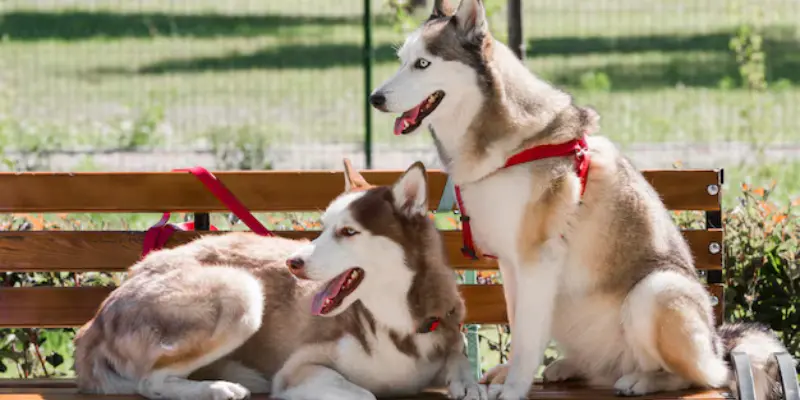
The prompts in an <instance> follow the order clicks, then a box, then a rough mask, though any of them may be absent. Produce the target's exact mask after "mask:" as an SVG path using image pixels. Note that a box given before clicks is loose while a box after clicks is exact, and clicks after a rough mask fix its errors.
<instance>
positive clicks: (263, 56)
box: [0, 0, 800, 170]
mask: <svg viewBox="0 0 800 400" xmlns="http://www.w3.org/2000/svg"><path fill="white" fill-rule="evenodd" d="M394 3H398V2H397V1H390V0H369V1H365V0H342V1H336V2H332V1H323V0H296V1H291V2H288V1H255V0H229V1H225V2H216V1H211V0H172V1H156V0H145V1H137V2H128V1H121V0H117V1H101V0H69V1H56V0H41V1H36V2H31V1H28V0H7V1H5V2H3V4H2V6H0V7H3V9H2V18H0V36H1V37H2V40H3V41H2V44H0V147H1V148H2V149H3V150H4V151H5V153H6V155H7V157H8V158H11V159H12V160H13V161H14V162H15V164H13V165H9V166H6V168H16V169H71V170H89V169H102V170H141V169H149V170H152V169H168V168H173V167H177V166H185V165H187V164H202V165H206V166H210V167H215V168H219V169H230V168H280V169H285V168H292V169H298V168H299V169H308V168H335V167H338V165H339V163H340V159H341V157H342V156H349V157H351V158H353V160H354V161H355V162H356V164H357V165H358V166H362V167H363V166H372V167H376V168H387V167H391V168H403V167H405V166H407V165H408V164H409V163H410V162H412V161H413V160H416V159H421V160H423V161H425V162H427V163H428V164H431V165H434V166H435V165H437V160H436V157H435V154H434V152H433V151H432V146H431V143H430V139H429V138H428V137H426V135H416V136H415V137H413V138H395V137H393V136H392V135H391V132H390V130H391V126H392V118H393V117H392V116H389V115H385V114H382V113H378V112H376V111H374V110H371V109H369V108H368V107H367V106H366V93H368V92H369V89H370V86H373V85H376V84H378V83H379V82H380V81H381V80H383V79H385V78H386V77H388V76H389V75H390V74H391V73H392V72H393V71H394V69H395V68H396V67H397V61H396V57H395V55H394V51H395V48H396V47H397V46H398V45H400V44H401V43H402V41H403V38H404V36H405V34H406V33H407V32H408V30H410V29H413V28H414V27H415V26H416V24H418V23H419V22H420V21H421V20H423V19H424V18H425V17H426V16H427V13H428V12H429V9H428V7H429V6H430V1H428V2H427V3H428V4H425V3H426V2H425V1H413V3H415V4H417V7H416V8H413V9H412V10H411V12H410V13H409V15H408V17H403V15H402V13H398V12H397V9H396V8H393V7H392V6H390V4H394ZM399 3H401V4H402V1H400V2H399ZM485 3H486V6H487V9H488V12H489V18H490V27H491V29H492V31H493V33H494V35H495V36H496V37H497V38H498V39H500V40H502V41H504V42H506V43H509V44H510V45H511V47H512V48H513V49H515V50H518V51H519V52H520V56H523V57H524V58H525V62H526V64H527V65H528V66H529V67H530V68H531V70H533V71H535V72H536V73H537V74H539V75H540V76H542V77H544V78H545V79H548V80H549V81H551V82H554V83H555V84H558V85H560V86H563V87H565V88H566V89H567V90H569V91H570V92H572V93H573V94H574V95H575V97H576V100H577V101H578V102H580V103H582V104H588V105H592V106H595V107H596V108H598V110H599V111H600V113H601V115H602V116H603V119H602V127H603V128H602V130H603V133H604V134H606V135H609V136H611V138H612V139H614V140H615V141H616V142H617V143H619V144H620V145H621V146H623V147H624V148H626V149H628V150H630V153H632V157H634V158H635V160H636V161H638V162H639V165H640V166H642V167H664V166H669V165H671V164H672V163H673V162H675V161H678V160H680V161H682V162H683V165H684V166H696V167H708V166H719V165H723V166H730V165H731V164H736V163H750V164H752V163H753V162H757V163H766V164H769V163H773V164H774V163H783V162H786V160H789V161H790V162H794V163H795V164H793V165H796V161H794V160H795V158H796V154H797V151H785V149H787V148H789V149H797V146H798V143H800V134H799V133H798V126H800V114H797V113H795V112H793V111H792V110H794V109H795V107H796V104H798V100H800V91H798V90H797V85H798V83H800V72H798V71H800V60H799V59H798V56H797V54H798V53H799V52H798V51H797V50H798V43H800V40H798V25H800V22H798V21H800V19H798V18H796V16H797V15H800V3H799V2H798V1H797V0H762V1H756V0H726V1H723V0H719V1H714V0H681V1H673V0H648V1H645V2H642V1H639V0H605V1H600V2H586V1H579V0H564V1H558V2H552V1H545V0H526V1H525V2H523V1H521V0H487V1H485ZM748 27H749V28H751V29H750V30H747V29H745V28H748ZM753 54H756V56H753ZM758 55H761V56H763V60H765V61H764V62H760V61H759V56H758ZM368 66H371V68H370V67H368ZM759 68H761V69H762V70H763V72H765V76H764V77H763V78H759V76H758V75H759V73H758V71H759ZM752 71H756V72H752ZM759 79H761V80H764V81H765V82H766V84H767V85H766V89H764V88H763V87H761V86H760V84H759V82H758V81H759ZM751 81H754V82H751ZM370 132H372V134H371V135H370ZM754 146H755V147H756V148H757V149H758V150H759V151H757V152H755V153H754V152H753V151H752V149H753V147H754ZM712 148H713V149H719V148H722V150H720V151H714V152H711V155H709V149H712ZM799 168H800V167H799Z"/></svg>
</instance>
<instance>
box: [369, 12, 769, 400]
mask: <svg viewBox="0 0 800 400" xmlns="http://www.w3.org/2000/svg"><path fill="white" fill-rule="evenodd" d="M398 55H399V58H400V63H401V66H400V68H399V69H398V70H397V72H396V73H395V74H394V76H392V77H390V78H389V79H387V80H386V81H385V82H384V83H383V84H382V85H380V87H378V88H377V89H376V90H375V91H374V92H373V94H372V96H371V99H370V100H371V102H372V104H373V106H374V107H375V108H377V109H379V110H381V111H384V112H392V113H402V115H400V117H399V118H397V120H396V122H395V126H394V130H395V133H396V134H409V133H413V132H416V131H418V130H420V128H421V127H424V128H428V127H429V128H431V132H432V134H433V136H434V142H435V144H436V146H437V150H438V153H439V157H440V159H441V161H442V163H443V164H444V165H445V168H446V170H447V171H448V173H449V174H450V176H451V178H452V179H453V181H454V183H455V184H456V185H458V186H459V187H460V189H461V193H462V195H463V202H464V205H465V209H466V210H467V212H468V213H469V217H470V223H471V224H472V228H473V229H474V234H475V240H476V242H477V244H478V247H480V249H482V250H485V251H487V252H488V253H490V254H492V255H495V256H497V257H498V262H499V265H500V270H501V272H502V275H503V281H504V290H505V298H506V303H507V307H508V315H509V319H510V324H511V328H512V332H513V335H514V341H513V343H512V349H511V357H510V359H511V361H510V363H509V365H500V366H498V367H497V368H494V369H493V370H491V371H489V373H488V374H487V376H485V377H484V382H488V383H490V384H491V385H490V388H489V396H490V398H500V399H504V400H518V399H521V398H524V397H525V396H526V394H527V393H528V391H529V389H530V387H531V384H532V382H533V379H534V375H535V374H536V371H537V370H538V368H539V366H540V364H541V362H542V356H543V352H544V350H545V347H546V345H547V343H548V341H549V340H550V339H551V338H554V339H555V340H556V342H557V343H558V344H559V345H560V348H561V350H562V351H563V353H564V354H565V357H564V358H562V359H560V360H558V361H556V362H555V363H553V364H551V365H550V366H548V368H547V369H546V370H545V372H544V377H545V379H546V380H549V381H561V380H566V379H570V378H584V379H586V380H588V381H589V382H590V383H592V384H596V385H608V386H611V385H613V387H615V388H616V389H617V390H618V392H619V393H620V394H623V395H642V394H646V393H652V392H657V391H667V390H677V389H684V388H688V387H690V386H699V387H710V388H719V387H723V386H725V385H730V384H731V382H732V379H731V378H732V373H731V369H730V366H729V365H728V363H727V362H726V357H727V354H728V353H729V352H730V351H731V350H739V351H743V352H746V353H747V354H749V356H750V358H751V360H752V362H753V365H754V368H755V371H754V372H755V374H754V375H755V379H756V384H757V388H758V393H759V399H765V398H768V397H770V396H772V395H773V394H774V393H775V390H776V387H777V386H776V384H775V378H776V376H775V372H774V369H773V368H771V367H770V366H769V365H768V359H769V357H770V355H771V354H772V353H773V352H778V351H783V350H784V347H783V346H782V344H781V343H780V342H779V341H778V340H777V339H776V338H775V336H774V335H773V334H772V333H771V332H770V331H769V330H766V329H762V328H761V327H759V326H751V325H723V326H722V328H721V329H720V330H717V329H716V327H715V322H714V317H713V314H712V306H711V303H710V299H709V296H708V294H707V292H706V290H705V288H704V286H703V284H702V283H701V282H700V281H699V279H698V278H697V274H696V270H695V266H694V264H693V258H692V255H691V252H690V250H689V247H688V245H687V243H686V242H685V241H684V239H683V237H682V235H681V233H680V231H679V230H678V228H677V227H676V226H675V225H674V223H673V222H672V220H671V217H670V214H669V213H668V212H667V210H666V208H665V206H664V204H663V203H662V201H661V199H660V198H659V196H658V194H657V193H656V192H655V190H654V189H653V188H652V187H651V186H650V185H649V183H648V182H647V181H646V180H645V179H644V177H643V176H642V174H641V173H640V172H639V171H637V170H636V169H635V168H634V167H633V166H632V165H631V164H630V162H629V161H628V160H627V159H626V158H625V157H624V156H623V155H622V154H620V152H619V151H618V150H617V148H616V147H615V146H614V145H613V144H612V143H611V142H610V141H609V140H608V139H606V138H604V137H600V136H595V135H592V136H588V137H586V135H587V134H590V133H595V132H596V131H597V130H598V129H599V116H598V114H597V113H596V112H595V111H594V110H592V109H590V108H587V107H582V106H578V105H576V104H575V103H574V102H573V99H572V98H571V97H570V95H568V94H567V93H565V92H563V91H561V90H559V89H557V88H555V87H553V86H551V85H550V84H548V83H547V82H545V81H543V80H541V79H539V78H538V77H536V76H535V75H534V74H532V73H531V72H530V71H529V70H528V69H527V68H526V67H525V65H524V64H523V63H522V62H520V60H518V59H517V58H516V57H515V56H514V54H513V53H512V52H511V51H510V50H509V48H508V47H506V46H505V45H503V44H502V43H501V42H499V41H497V40H494V39H493V38H492V36H491V34H490V32H489V28H488V23H487V20H486V16H485V10H484V7H483V4H482V3H481V1H479V0H462V1H461V3H460V5H459V6H458V8H457V9H455V8H454V7H453V6H452V5H451V4H450V3H449V1H447V0H437V1H436V2H435V5H434V8H433V11H432V13H431V16H430V18H429V19H428V20H427V21H425V22H424V23H423V24H422V25H421V26H420V27H419V28H418V29H416V30H415V31H414V32H413V33H411V34H410V35H409V36H408V37H407V39H406V41H405V43H404V45H403V46H402V48H400V50H399V51H398ZM584 137H586V140H587V141H588V146H587V147H588V153H589V156H590V157H589V159H590V160H591V164H590V166H589V170H588V171H589V172H588V177H587V178H586V181H582V180H581V179H580V175H581V174H579V172H582V170H580V171H579V170H576V167H575V165H576V161H575V157H577V156H575V157H555V158H546V159H540V160H536V161H532V162H527V163H523V164H519V165H515V166H512V167H509V168H506V162H507V160H509V159H510V158H511V157H512V156H513V155H515V154H518V153H519V152H521V151H523V150H525V149H530V148H532V147H535V146H543V145H558V144H564V143H569V142H571V141H575V140H580V139H582V138H584ZM583 189H585V192H584V191H583ZM734 389H735V388H734Z"/></svg>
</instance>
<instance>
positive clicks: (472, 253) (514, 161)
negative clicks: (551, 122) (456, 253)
mask: <svg viewBox="0 0 800 400" xmlns="http://www.w3.org/2000/svg"><path fill="white" fill-rule="evenodd" d="M570 155H571V156H574V157H575V172H576V173H577V174H578V178H579V179H580V180H581V196H583V193H584V192H585V191H586V177H587V176H588V175H589V164H590V159H589V146H588V144H587V143H586V137H585V136H584V137H582V138H580V139H575V140H570V141H569V142H566V143H561V144H546V145H542V146H535V147H531V148H528V149H525V150H523V151H521V152H519V153H517V154H514V155H513V156H511V157H510V158H509V159H508V160H506V163H505V165H503V167H502V168H501V169H505V168H508V167H512V166H514V165H519V164H524V163H527V162H531V161H536V160H541V159H544V158H553V157H566V156H570ZM455 192H456V202H458V209H459V211H460V213H461V235H462V237H463V239H464V247H462V248H461V254H462V255H464V257H467V258H470V259H473V260H477V259H478V254H477V251H476V250H475V242H474V241H473V239H472V228H471V227H470V223H469V216H467V211H466V209H465V208H464V202H463V201H462V200H461V188H459V186H458V185H456V187H455ZM483 256H484V257H488V258H497V257H495V256H492V255H489V254H484V255H483Z"/></svg>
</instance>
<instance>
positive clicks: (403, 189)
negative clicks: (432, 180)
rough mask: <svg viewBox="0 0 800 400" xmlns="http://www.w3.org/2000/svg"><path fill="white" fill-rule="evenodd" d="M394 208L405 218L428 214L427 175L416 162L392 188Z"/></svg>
mask: <svg viewBox="0 0 800 400" xmlns="http://www.w3.org/2000/svg"><path fill="white" fill-rule="evenodd" d="M392 194H393V195H394V206H395V208H396V209H397V210H398V211H400V213H401V214H404V215H407V216H414V215H423V216H424V215H426V214H427V213H428V174H427V172H426V171H425V165H423V164H422V162H420V161H417V162H415V163H414V164H412V165H411V167H409V168H408V169H407V170H406V172H405V173H403V176H401V177H400V179H398V180H397V182H395V184H394V186H392Z"/></svg>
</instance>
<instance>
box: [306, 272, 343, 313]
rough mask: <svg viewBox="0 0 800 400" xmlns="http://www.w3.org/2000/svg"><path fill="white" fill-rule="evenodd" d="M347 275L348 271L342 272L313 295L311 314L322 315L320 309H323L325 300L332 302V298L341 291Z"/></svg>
mask: <svg viewBox="0 0 800 400" xmlns="http://www.w3.org/2000/svg"><path fill="white" fill-rule="evenodd" d="M349 275H350V270H347V271H344V272H342V273H341V274H339V275H338V276H336V277H335V278H333V279H331V280H330V282H328V283H326V284H325V287H324V288H322V289H320V291H319V292H317V293H316V294H315V295H314V300H313V301H312V302H311V313H312V314H314V315H322V308H323V307H325V300H327V299H331V301H332V300H333V298H334V297H336V295H338V294H339V292H341V291H342V286H343V285H344V282H345V281H346V280H347V277H348V276H349Z"/></svg>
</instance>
